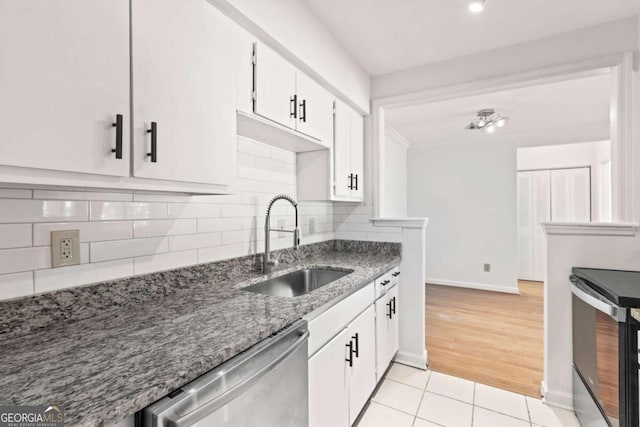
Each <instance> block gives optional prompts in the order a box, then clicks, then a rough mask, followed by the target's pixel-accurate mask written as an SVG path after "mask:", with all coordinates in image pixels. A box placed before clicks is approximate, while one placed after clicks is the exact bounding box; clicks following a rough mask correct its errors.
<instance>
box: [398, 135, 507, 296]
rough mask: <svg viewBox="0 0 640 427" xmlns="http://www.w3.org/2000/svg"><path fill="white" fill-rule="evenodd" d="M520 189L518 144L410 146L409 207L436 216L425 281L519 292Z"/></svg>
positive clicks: (413, 213) (432, 221) (489, 141)
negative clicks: (518, 234) (485, 269)
mask: <svg viewBox="0 0 640 427" xmlns="http://www.w3.org/2000/svg"><path fill="white" fill-rule="evenodd" d="M516 194H517V189H516V147H515V144H507V143H505V142H504V141H496V140H492V139H487V140H486V141H483V142H481V143H478V142H477V141H474V142H460V143H451V144H449V143H443V144H437V145H433V146H428V147H424V148H413V147H410V149H409V152H408V193H407V200H408V214H409V216H411V217H428V218H429V221H430V225H429V228H428V229H427V240H426V242H427V246H426V247H427V249H426V279H427V281H428V282H429V281H431V282H436V283H439V284H451V285H454V286H465V287H474V288H479V289H488V290H496V291H503V292H511V293H513V292H518V270H517V236H516ZM485 263H487V264H491V271H490V272H484V264H485Z"/></svg>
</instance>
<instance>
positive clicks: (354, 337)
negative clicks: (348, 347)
mask: <svg viewBox="0 0 640 427" xmlns="http://www.w3.org/2000/svg"><path fill="white" fill-rule="evenodd" d="M351 338H353V339H354V340H356V349H355V350H352V351H353V352H354V353H355V355H356V358H358V357H360V350H359V349H360V345H359V344H358V333H357V332H356V334H355V335H354V336H352V337H351Z"/></svg>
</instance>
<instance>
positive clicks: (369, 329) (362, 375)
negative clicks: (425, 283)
mask: <svg viewBox="0 0 640 427" xmlns="http://www.w3.org/2000/svg"><path fill="white" fill-rule="evenodd" d="M375 317H376V316H375V311H374V308H373V305H371V306H370V307H369V308H368V309H367V310H366V311H365V312H364V313H362V314H361V315H360V316H358V317H357V318H356V319H355V320H354V321H353V322H352V323H351V325H349V329H348V331H349V337H348V338H350V339H351V340H352V342H353V348H354V350H355V349H356V347H357V352H356V354H354V355H353V367H352V368H351V372H350V373H351V375H350V377H351V378H350V381H349V398H350V399H349V400H350V404H349V425H352V424H353V423H354V421H355V420H356V418H357V417H358V414H359V413H360V411H361V410H362V408H363V407H364V405H365V404H366V403H367V400H369V396H371V393H372V392H373V389H374V388H375V386H376V341H375V340H376V327H375ZM356 337H357V338H356ZM356 341H357V345H356ZM336 425H337V424H336Z"/></svg>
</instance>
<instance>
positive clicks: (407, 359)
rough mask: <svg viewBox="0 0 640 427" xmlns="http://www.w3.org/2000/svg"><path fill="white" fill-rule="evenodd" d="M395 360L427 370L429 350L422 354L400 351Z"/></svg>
mask: <svg viewBox="0 0 640 427" xmlns="http://www.w3.org/2000/svg"><path fill="white" fill-rule="evenodd" d="M393 361H394V362H396V363H401V364H403V365H407V366H412V367H414V368H418V369H422V370H423V371H426V370H427V350H425V351H424V353H423V354H422V355H418V354H413V353H406V352H403V351H398V352H397V353H396V357H394V358H393Z"/></svg>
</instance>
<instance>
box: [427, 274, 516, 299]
mask: <svg viewBox="0 0 640 427" xmlns="http://www.w3.org/2000/svg"><path fill="white" fill-rule="evenodd" d="M424 280H425V283H431V284H434V285H445V286H455V287H457V288H467V289H478V290H481V291H491V292H502V293H504V294H515V295H519V294H520V290H519V289H518V287H517V286H516V287H515V288H514V287H512V286H497V285H487V284H484V283H475V282H460V281H458V280H446V279H437V278H435V277H426V278H425V279H424Z"/></svg>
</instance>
